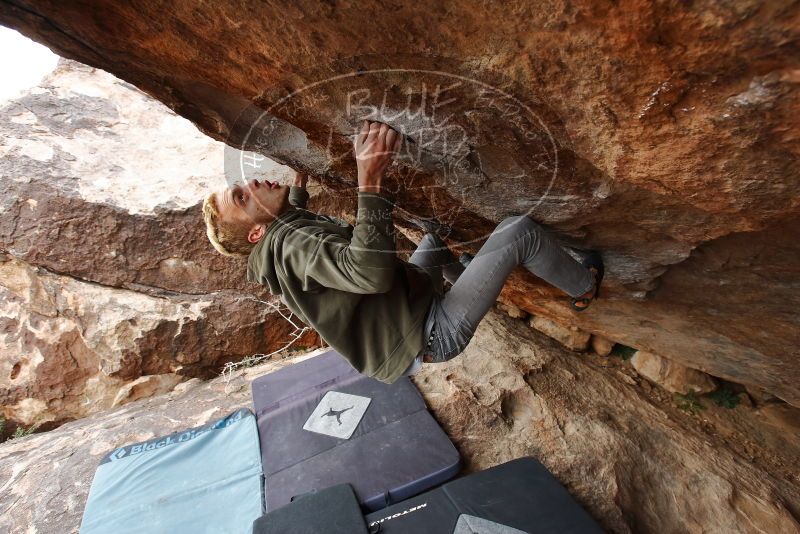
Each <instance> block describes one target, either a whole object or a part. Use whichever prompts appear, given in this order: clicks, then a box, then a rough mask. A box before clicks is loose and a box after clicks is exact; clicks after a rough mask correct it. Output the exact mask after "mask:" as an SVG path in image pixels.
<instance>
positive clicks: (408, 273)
mask: <svg viewBox="0 0 800 534" xmlns="http://www.w3.org/2000/svg"><path fill="white" fill-rule="evenodd" d="M307 199H308V193H307V192H306V191H305V190H304V189H302V188H299V187H292V188H291V190H290V194H289V203H290V204H291V205H292V206H293V207H291V208H289V209H288V210H287V211H285V212H284V213H282V214H281V215H280V216H279V217H278V218H276V219H275V220H274V221H272V223H270V224H269V226H268V227H267V231H266V233H265V234H264V237H263V238H262V239H261V241H259V242H258V244H257V245H256V246H255V247H254V248H253V250H252V251H251V252H250V257H249V258H248V262H247V279H248V280H250V281H251V282H258V283H261V284H265V285H266V286H267V287H268V288H269V290H270V292H271V293H272V294H273V295H280V296H281V298H282V300H283V301H284V303H285V304H286V306H287V307H288V308H289V310H291V311H292V312H293V313H294V314H296V315H297V316H298V317H299V318H300V319H301V320H302V321H303V322H304V323H306V324H307V325H309V326H311V327H312V328H314V329H315V330H316V331H317V332H318V333H319V335H320V336H322V339H324V340H325V342H326V343H328V344H329V345H330V346H331V347H333V348H334V349H336V350H337V351H338V352H339V353H340V354H342V355H343V356H344V357H345V358H347V359H348V361H349V362H350V363H351V364H352V366H353V367H355V369H356V370H358V371H359V372H360V373H363V374H365V375H367V376H371V377H373V378H376V379H378V380H381V381H383V382H388V383H391V382H394V381H395V380H397V379H398V378H399V377H400V376H401V375H402V374H403V372H404V371H405V370H406V369H407V368H408V366H409V365H410V364H411V362H412V361H413V359H414V357H415V356H416V355H417V354H418V353H419V352H420V350H421V349H422V347H423V345H424V332H423V329H424V321H425V317H426V314H427V312H428V308H429V307H430V304H431V300H432V299H433V294H434V286H433V282H432V280H431V277H430V276H429V275H428V273H426V272H425V271H424V270H423V269H422V268H420V267H417V266H415V265H413V264H410V263H407V262H404V261H402V260H400V259H399V258H398V257H397V253H396V249H395V242H394V226H393V224H392V209H393V207H394V205H393V203H392V201H391V200H389V199H388V198H386V197H384V196H381V195H377V194H371V193H359V194H358V213H357V215H356V224H355V227H353V226H351V225H349V224H347V223H345V222H344V221H342V220H340V219H337V218H335V217H327V216H323V215H317V214H316V213H312V212H310V211H307V210H305V209H303V208H304V207H305V205H306V201H307Z"/></svg>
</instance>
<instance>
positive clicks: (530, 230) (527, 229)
mask: <svg viewBox="0 0 800 534" xmlns="http://www.w3.org/2000/svg"><path fill="white" fill-rule="evenodd" d="M498 228H503V229H505V228H508V229H509V230H513V231H514V233H518V234H540V233H541V232H542V231H543V229H542V227H541V226H540V225H539V223H537V222H536V221H534V220H533V219H531V218H530V217H528V216H527V215H514V216H512V217H506V218H505V219H503V221H502V222H501V223H500V224H499V225H498Z"/></svg>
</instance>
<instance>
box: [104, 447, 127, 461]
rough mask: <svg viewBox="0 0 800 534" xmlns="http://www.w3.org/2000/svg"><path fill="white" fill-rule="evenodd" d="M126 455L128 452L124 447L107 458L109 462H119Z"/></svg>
mask: <svg viewBox="0 0 800 534" xmlns="http://www.w3.org/2000/svg"><path fill="white" fill-rule="evenodd" d="M127 453H128V451H126V450H125V447H120V448H119V449H117V450H115V451H114V452H112V453H111V454H109V455H108V458H109V459H110V460H111V461H114V460H119V459H120V458H122V457H123V456H125V455H126V454H127Z"/></svg>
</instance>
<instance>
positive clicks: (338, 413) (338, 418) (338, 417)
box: [322, 406, 353, 426]
mask: <svg viewBox="0 0 800 534" xmlns="http://www.w3.org/2000/svg"><path fill="white" fill-rule="evenodd" d="M352 409H353V407H352V406H350V407H349V408H345V409H344V410H334V409H333V408H331V409H330V410H328V413H324V414H322V417H334V416H335V417H336V422H337V423H339V425H340V426H341V424H342V414H343V413H344V412H346V411H347V410H352Z"/></svg>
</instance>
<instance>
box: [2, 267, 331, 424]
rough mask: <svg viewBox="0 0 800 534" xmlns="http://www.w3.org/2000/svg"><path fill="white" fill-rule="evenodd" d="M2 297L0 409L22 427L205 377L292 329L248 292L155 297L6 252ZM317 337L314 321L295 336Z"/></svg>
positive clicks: (306, 340)
mask: <svg viewBox="0 0 800 534" xmlns="http://www.w3.org/2000/svg"><path fill="white" fill-rule="evenodd" d="M0 303H2V304H0V414H2V415H3V416H4V417H5V418H6V419H7V420H9V421H13V422H15V423H19V424H21V425H24V426H26V427H29V426H33V425H36V426H40V427H42V428H48V427H52V426H53V425H56V424H58V423H61V422H63V421H65V420H72V419H77V418H80V417H84V416H86V415H88V414H90V413H94V412H97V411H102V410H105V409H108V408H111V407H112V406H118V405H121V404H124V403H125V402H129V401H130V400H135V399H138V398H142V397H145V396H148V395H152V394H157V393H162V392H164V391H168V390H169V389H171V388H172V387H173V386H174V385H175V384H176V383H178V382H179V381H181V380H185V379H186V378H187V377H202V378H208V377H210V376H213V375H215V374H216V373H218V372H219V371H220V369H221V368H222V366H223V365H224V364H225V363H226V362H229V361H236V360H239V359H241V358H243V357H245V356H249V355H252V354H255V353H270V352H272V351H274V350H277V349H279V348H281V347H283V346H284V345H286V344H287V343H289V342H290V341H291V340H292V339H293V338H292V336H291V335H292V333H293V332H294V328H293V327H292V325H291V324H290V323H288V322H287V321H285V320H284V319H283V317H282V316H281V315H280V313H278V312H277V311H276V309H275V308H273V307H271V306H270V305H269V304H268V303H267V302H264V301H260V300H258V299H255V298H253V297H248V296H246V295H242V294H237V293H233V292H218V293H213V294H209V295H203V296H192V295H185V296H170V297H163V296H162V297H153V296H150V295H146V294H142V293H138V292H135V291H130V290H124V289H116V288H109V287H105V286H100V285H97V284H90V283H87V282H83V281H79V280H76V279H74V278H70V277H67V276H59V275H54V274H51V273H47V272H37V270H36V269H35V268H33V267H31V266H30V265H28V264H25V263H23V262H20V261H18V260H9V259H6V260H5V261H0ZM275 304H277V303H275ZM317 343H318V338H317V336H316V334H315V333H314V332H313V331H310V330H309V331H307V332H306V333H305V334H304V335H303V337H302V338H301V339H299V340H298V341H297V344H298V345H299V346H304V345H305V346H309V345H312V346H313V345H315V344H317ZM9 430H11V429H10V428H9Z"/></svg>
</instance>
